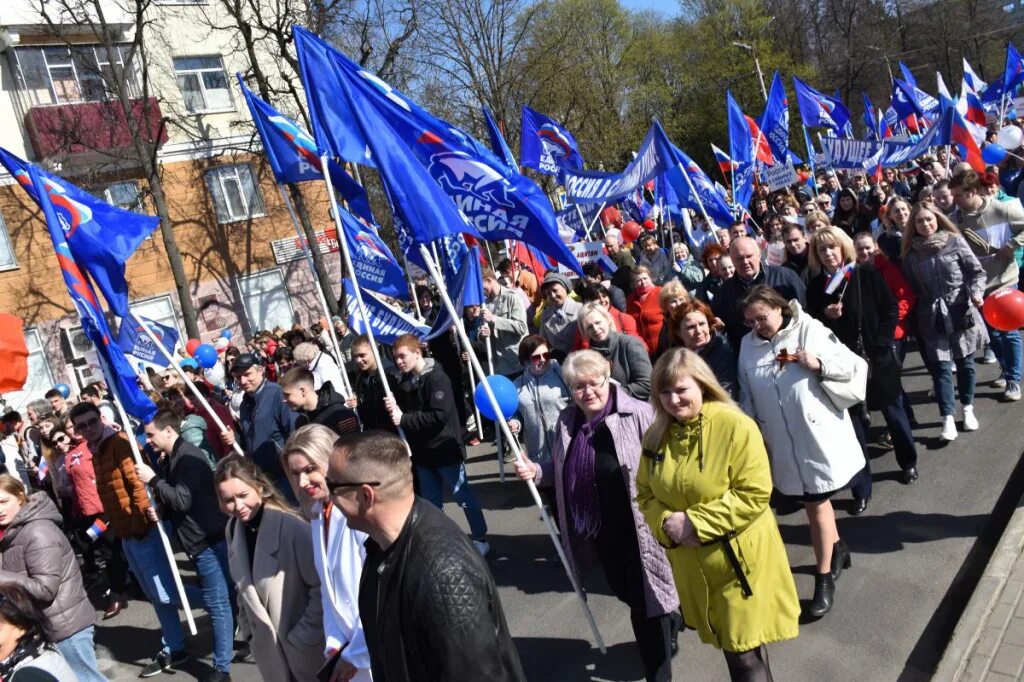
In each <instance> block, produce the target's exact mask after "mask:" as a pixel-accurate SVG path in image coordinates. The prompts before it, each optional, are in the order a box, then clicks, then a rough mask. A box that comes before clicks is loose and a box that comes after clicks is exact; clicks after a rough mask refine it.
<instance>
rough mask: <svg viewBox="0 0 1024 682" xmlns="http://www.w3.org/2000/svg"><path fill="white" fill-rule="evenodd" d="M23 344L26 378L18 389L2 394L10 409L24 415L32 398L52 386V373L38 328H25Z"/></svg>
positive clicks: (42, 394) (40, 396) (40, 394)
mask: <svg viewBox="0 0 1024 682" xmlns="http://www.w3.org/2000/svg"><path fill="white" fill-rule="evenodd" d="M25 345H26V346H28V380H27V381H25V386H24V387H23V388H22V389H21V390H20V391H12V392H11V393H5V394H4V395H3V399H4V401H6V403H7V405H9V406H10V407H11V408H12V409H15V410H18V411H19V412H21V414H22V416H24V415H25V408H26V407H28V404H29V403H31V402H32V401H33V400H39V399H40V398H42V397H43V396H44V395H46V392H47V391H49V390H50V389H51V388H53V385H54V383H55V382H54V379H53V373H52V372H51V371H50V364H49V363H48V362H47V361H46V353H45V351H44V350H43V344H42V341H41V340H40V337H39V330H37V329H26V330H25Z"/></svg>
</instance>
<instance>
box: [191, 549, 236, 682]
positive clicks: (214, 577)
mask: <svg viewBox="0 0 1024 682" xmlns="http://www.w3.org/2000/svg"><path fill="white" fill-rule="evenodd" d="M195 565H196V574H197V575H198V577H199V587H198V588H196V587H195V586H194V585H186V586H185V592H186V593H187V594H188V599H189V602H190V603H191V605H192V606H193V607H195V605H196V604H198V603H202V604H203V608H204V609H206V612H207V613H208V614H210V623H211V625H213V667H214V668H216V669H217V670H219V671H221V672H222V673H230V672H231V659H232V657H233V656H234V640H235V622H234V617H233V616H232V610H233V605H234V601H235V600H234V583H232V582H231V573H230V569H229V568H228V543H227V541H226V540H221V541H220V542H218V543H216V544H214V545H211V546H209V547H207V548H206V549H204V550H203V551H202V552H200V553H199V554H197V555H196V557H195Z"/></svg>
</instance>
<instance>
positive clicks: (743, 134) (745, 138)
mask: <svg viewBox="0 0 1024 682" xmlns="http://www.w3.org/2000/svg"><path fill="white" fill-rule="evenodd" d="M725 104H726V111H727V113H728V119H729V156H730V157H731V158H732V160H733V163H735V164H736V170H734V171H733V173H732V191H733V202H734V203H736V204H737V205H739V206H740V207H741V208H744V209H746V208H747V207H748V206H749V205H750V197H751V196H753V194H754V141H753V140H752V139H751V137H750V126H749V125H747V117H746V116H745V115H744V114H743V110H742V109H740V105H739V104H737V102H736V99H735V98H734V97H733V96H732V92H730V91H729V90H726V91H725Z"/></svg>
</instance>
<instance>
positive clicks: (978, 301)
mask: <svg viewBox="0 0 1024 682" xmlns="http://www.w3.org/2000/svg"><path fill="white" fill-rule="evenodd" d="M971 302H972V303H973V304H974V307H975V308H977V309H978V310H981V309H982V308H983V307H984V305H985V300H984V299H983V298H982V297H981V296H971Z"/></svg>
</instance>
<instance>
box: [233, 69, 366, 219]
mask: <svg viewBox="0 0 1024 682" xmlns="http://www.w3.org/2000/svg"><path fill="white" fill-rule="evenodd" d="M238 84H239V85H240V86H241V87H242V94H243V95H244V96H245V102H246V104H248V105H249V113H250V114H252V121H253V123H255V124H256V130H257V131H258V132H259V134H260V140H262V142H263V151H264V152H266V154H267V160H268V161H269V162H270V169H271V170H272V171H273V172H274V178H276V179H277V182H278V184H282V185H285V184H290V183H294V182H305V181H307V180H323V177H324V176H323V173H321V172H320V157H319V156H318V155H317V149H316V141H314V140H313V138H312V137H310V135H309V133H307V132H306V131H305V130H303V129H302V128H301V127H300V126H299V124H298V123H296V122H295V121H293V120H292V119H290V118H288V117H287V116H285V115H284V114H282V113H281V112H279V111H278V110H277V109H275V108H274V107H272V106H270V105H269V104H267V103H266V102H264V101H263V100H262V99H260V98H259V97H257V96H256V93H254V92H252V91H251V90H249V88H247V87H245V83H243V82H242V76H241V75H238ZM327 171H328V172H329V173H330V174H331V184H333V185H334V189H335V190H337V192H338V194H340V195H341V197H342V198H343V199H344V200H345V201H346V202H348V205H349V206H351V207H352V212H353V213H355V214H356V215H357V216H359V217H360V218H362V219H364V220H366V221H367V222H370V223H372V222H374V220H373V214H372V213H371V212H370V201H369V200H368V199H367V197H366V190H364V189H363V188H362V187H360V186H359V183H358V182H356V181H355V180H354V179H353V178H352V176H351V175H349V174H348V173H346V172H345V170H344V169H343V168H342V167H341V166H340V165H339V164H338V163H337V162H335V161H333V160H329V161H328V162H327Z"/></svg>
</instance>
